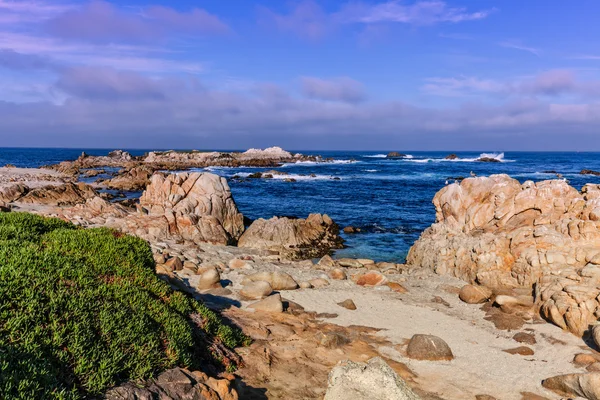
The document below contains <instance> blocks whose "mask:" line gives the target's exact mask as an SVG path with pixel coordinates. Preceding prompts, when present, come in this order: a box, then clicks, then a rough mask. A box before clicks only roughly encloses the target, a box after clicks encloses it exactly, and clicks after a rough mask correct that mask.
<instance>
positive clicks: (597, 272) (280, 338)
mask: <svg viewBox="0 0 600 400" xmlns="http://www.w3.org/2000/svg"><path fill="white" fill-rule="evenodd" d="M280 150H281V149H267V150H264V151H259V150H250V151H248V152H245V153H216V152H213V153H200V152H190V153H180V152H164V153H157V152H152V153H149V154H148V155H147V156H145V157H143V158H135V157H131V156H130V155H128V154H127V153H125V152H120V151H115V152H112V153H110V154H109V156H107V157H90V156H82V157H80V158H79V159H78V160H76V161H72V162H63V163H61V164H59V165H57V166H50V167H48V168H45V169H18V168H10V167H9V168H0V207H2V209H3V210H12V211H27V212H33V213H37V214H41V215H44V216H53V217H59V218H61V219H64V220H67V221H70V222H72V223H75V224H77V225H80V226H83V227H109V228H113V229H116V230H119V231H121V232H124V233H128V234H132V235H135V236H139V237H141V238H143V239H145V240H147V241H148V242H149V243H150V245H151V247H152V250H153V253H154V259H155V262H156V273H157V274H158V275H159V276H160V277H161V278H162V279H164V280H165V281H167V282H169V283H170V284H171V286H173V287H174V288H176V289H177V290H181V291H184V292H186V293H189V294H190V295H191V296H194V297H196V298H198V299H200V300H202V301H203V302H204V303H205V304H207V305H209V306H210V307H211V308H213V309H216V310H220V311H221V313H222V315H224V316H225V317H227V318H229V319H230V320H231V321H232V322H233V323H235V324H236V325H238V326H240V327H241V328H242V330H243V331H244V332H245V333H246V334H247V335H248V336H250V337H251V338H252V339H253V343H252V344H251V345H250V346H249V347H247V348H240V349H238V355H239V357H240V358H241V360H242V363H241V364H243V365H244V367H242V368H240V369H239V370H238V371H237V372H236V373H235V375H231V374H230V375H221V376H220V377H212V378H210V377H209V375H206V373H204V372H199V371H195V372H194V371H184V370H176V371H175V370H174V371H171V372H169V374H168V375H165V376H162V375H161V377H162V378H161V377H159V378H158V379H157V380H156V381H154V382H149V383H148V385H147V387H146V389H144V390H146V391H145V392H143V391H142V392H136V391H135V390H133V389H132V387H127V386H125V387H123V388H120V389H115V390H113V391H112V392H110V394H109V395H107V397H108V398H112V399H129V398H131V399H133V398H144V397H143V396H146V397H147V396H152V393H154V394H156V393H166V395H165V396H170V397H162V398H187V397H184V396H189V395H190V393H192V392H194V393H195V391H197V392H198V393H204V394H203V396H205V398H218V399H236V398H240V399H255V398H256V399H264V398H274V399H307V398H309V399H311V398H314V399H317V398H323V396H325V398H326V399H341V398H344V397H343V393H357V394H356V397H354V398H357V399H361V398H374V399H380V398H381V399H384V398H394V399H395V398H398V399H403V398H405V399H416V398H421V399H465V398H473V399H475V398H477V399H494V398H496V399H530V400H531V399H543V398H547V399H557V398H560V396H567V397H576V396H580V397H584V398H588V399H597V398H600V379H599V378H598V377H597V376H598V372H597V371H600V353H598V351H597V350H598V347H597V346H598V344H594V340H595V338H596V336H597V337H598V340H599V341H600V334H597V335H594V329H593V326H594V324H595V323H596V320H597V318H598V316H600V300H598V299H600V259H599V258H598V257H600V188H599V187H598V185H586V186H585V187H584V188H583V189H582V190H581V191H577V190H576V189H574V188H572V187H570V186H569V185H568V184H567V183H566V182H564V181H560V180H554V181H544V182H538V183H533V182H525V183H523V184H521V183H519V182H518V181H516V180H514V179H511V178H510V177H508V176H506V175H493V176H490V177H481V178H467V179H464V180H462V181H461V183H455V184H451V185H448V186H446V187H445V188H444V189H442V190H441V191H440V192H439V193H438V194H437V195H436V196H435V198H434V200H433V202H434V206H435V210H436V223H435V224H434V225H433V226H432V227H430V228H429V229H427V230H426V231H425V232H424V233H423V234H422V236H421V238H420V239H419V240H418V241H417V242H416V243H415V245H414V246H413V247H412V248H411V251H410V253H409V256H408V259H407V263H406V264H397V263H387V262H375V261H373V260H367V259H333V258H331V257H330V254H331V252H332V251H333V250H334V249H337V248H340V247H342V246H343V242H342V240H341V238H340V237H339V227H338V226H337V225H336V224H335V222H334V221H332V220H331V218H329V217H328V216H327V215H320V214H311V215H310V216H308V217H307V218H306V219H292V218H286V217H283V218H277V217H274V218H271V219H258V220H256V221H253V222H251V223H250V221H245V220H244V216H243V215H242V214H241V213H240V212H239V211H238V210H237V207H236V205H235V201H234V199H233V197H232V195H231V191H230V190H229V186H228V184H227V181H226V180H225V179H224V178H221V177H218V176H217V175H214V174H210V173H199V172H180V173H176V174H173V173H167V172H161V171H164V170H175V171H179V170H182V169H186V168H197V167H205V166H215V165H228V166H233V165H235V166H239V165H248V166H251V165H252V166H256V165H260V166H268V167H275V166H278V165H281V164H282V163H287V162H294V161H299V160H302V161H306V160H311V161H315V160H316V159H315V158H313V157H311V158H310V159H308V158H306V156H302V155H292V154H291V153H287V152H284V151H283V150H281V151H280ZM224 154H226V155H224ZM100 168H121V171H120V172H119V173H118V174H117V175H116V176H114V177H113V178H111V179H110V181H108V182H106V181H105V182H100V183H99V185H104V187H113V188H120V190H141V189H143V190H144V192H143V194H142V196H141V197H140V199H139V201H136V202H133V204H132V206H125V205H121V204H117V203H114V202H111V201H109V199H108V198H107V196H105V195H103V194H102V193H100V192H99V191H98V190H97V189H98V187H100V186H97V185H93V186H92V185H87V184H84V183H81V182H78V181H77V177H78V176H79V175H83V174H86V173H87V174H88V176H89V174H90V173H89V172H88V171H92V170H96V169H100ZM91 174H93V173H91ZM265 217H269V216H265ZM548 322H550V323H548ZM423 335H425V336H423ZM581 337H583V340H582V339H581ZM440 349H445V350H443V351H441V352H440ZM371 359H373V360H372V361H369V360H371ZM348 360H350V362H348ZM338 363H341V364H340V365H339V366H338ZM336 366H337V367H336ZM330 371H331V374H330ZM357 371H362V372H357ZM202 374H204V375H202ZM565 374H567V375H565ZM383 376H386V377H388V378H389V380H388V381H386V382H388V383H387V384H386V385H384V387H385V389H383V390H379V389H381V388H378V390H379V391H378V392H376V391H374V386H373V385H377V384H376V383H375V382H378V379H382V377H383ZM352 377H354V378H352ZM215 378H218V379H215ZM549 378H550V379H549ZM211 379H212V380H211ZM542 382H544V383H543V384H542ZM153 385H154V386H153ZM161 385H162V386H161ZM369 385H371V386H369ZM175 388H176V389H177V390H178V391H179V392H178V393H177V394H173V393H175V392H173V393H171V392H169V391H174V390H175ZM365 388H366V389H365ZM203 390H204V392H203ZM169 393H171V394H169ZM368 393H371V396H372V397H365V396H367V395H368ZM374 393H379V394H374ZM386 394H387V397H386ZM392 394H393V395H392ZM135 396H137V397H135ZM177 396H179V397H177ZM209 396H213V397H209ZM215 396H216V397H215ZM360 396H363V397H360ZM389 396H392V397H389ZM402 396H403V397H402ZM190 398H191V397H190ZM346 398H350V397H346Z"/></svg>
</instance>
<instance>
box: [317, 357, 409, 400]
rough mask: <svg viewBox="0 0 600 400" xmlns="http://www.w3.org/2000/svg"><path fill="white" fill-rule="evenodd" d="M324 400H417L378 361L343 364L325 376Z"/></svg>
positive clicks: (400, 380)
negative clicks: (326, 381) (326, 379)
mask: <svg viewBox="0 0 600 400" xmlns="http://www.w3.org/2000/svg"><path fill="white" fill-rule="evenodd" d="M328 384H329V385H328V388H327V392H326V393H325V398H324V400H349V399H352V400H418V399H419V397H418V396H417V395H416V394H415V393H414V392H413V391H412V390H411V389H410V388H409V387H408V385H407V384H406V382H404V381H403V380H402V378H400V377H399V376H398V374H396V372H394V370H393V369H392V368H390V366H389V365H387V364H386V363H385V361H383V360H382V359H381V358H379V357H376V358H372V359H371V360H369V362H368V363H366V364H364V363H356V362H353V361H343V362H341V363H340V364H338V366H336V367H335V368H334V369H333V370H332V371H331V373H330V374H329V380H328Z"/></svg>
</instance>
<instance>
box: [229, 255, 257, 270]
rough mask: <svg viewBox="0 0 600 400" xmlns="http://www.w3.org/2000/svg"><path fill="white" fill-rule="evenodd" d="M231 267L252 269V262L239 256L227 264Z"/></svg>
mask: <svg viewBox="0 0 600 400" xmlns="http://www.w3.org/2000/svg"><path fill="white" fill-rule="evenodd" d="M227 265H229V268H231V269H250V268H252V267H251V266H250V264H249V263H248V262H247V261H246V260H240V259H239V258H234V259H232V260H230V261H229V263H228V264H227Z"/></svg>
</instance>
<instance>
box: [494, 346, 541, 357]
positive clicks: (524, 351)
mask: <svg viewBox="0 0 600 400" xmlns="http://www.w3.org/2000/svg"><path fill="white" fill-rule="evenodd" d="M502 351H503V352H505V353H508V354H518V355H520V356H532V355H534V354H535V353H534V351H533V350H532V349H530V348H529V347H527V346H519V347H515V348H514V349H508V350H502Z"/></svg>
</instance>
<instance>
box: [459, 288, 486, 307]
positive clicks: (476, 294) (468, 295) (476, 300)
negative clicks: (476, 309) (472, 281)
mask: <svg viewBox="0 0 600 400" xmlns="http://www.w3.org/2000/svg"><path fill="white" fill-rule="evenodd" d="M458 297H459V298H460V299H461V300H462V301H464V302H465V303H467V304H480V303H485V302H486V301H488V300H489V299H490V297H492V291H491V289H488V288H486V287H485V286H474V285H465V286H463V287H462V288H461V289H460V292H459V293H458Z"/></svg>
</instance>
